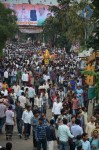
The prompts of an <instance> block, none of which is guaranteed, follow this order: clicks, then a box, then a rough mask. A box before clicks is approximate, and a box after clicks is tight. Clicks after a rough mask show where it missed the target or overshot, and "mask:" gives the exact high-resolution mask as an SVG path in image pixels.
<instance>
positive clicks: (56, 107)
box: [52, 97, 62, 121]
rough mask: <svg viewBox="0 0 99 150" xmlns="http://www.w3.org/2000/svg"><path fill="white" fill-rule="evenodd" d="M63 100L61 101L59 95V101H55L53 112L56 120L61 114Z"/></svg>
mask: <svg viewBox="0 0 99 150" xmlns="http://www.w3.org/2000/svg"><path fill="white" fill-rule="evenodd" d="M61 109H62V102H60V97H57V101H56V102H54V103H53V108H52V113H53V115H54V118H55V121H56V119H57V118H58V116H59V115H60V114H61Z"/></svg>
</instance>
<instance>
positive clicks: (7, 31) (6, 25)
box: [0, 3, 17, 56]
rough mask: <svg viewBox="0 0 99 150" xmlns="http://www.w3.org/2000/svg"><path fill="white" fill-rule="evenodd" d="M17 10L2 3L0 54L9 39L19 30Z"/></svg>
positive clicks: (0, 13)
mask: <svg viewBox="0 0 99 150" xmlns="http://www.w3.org/2000/svg"><path fill="white" fill-rule="evenodd" d="M16 19H17V18H16V15H15V12H14V11H13V10H11V9H9V8H6V7H5V6H4V5H3V4H2V3H0V56H2V55H3V52H2V49H3V48H4V46H5V43H6V41H7V39H9V38H13V36H14V35H15V33H16V31H17V24H16Z"/></svg>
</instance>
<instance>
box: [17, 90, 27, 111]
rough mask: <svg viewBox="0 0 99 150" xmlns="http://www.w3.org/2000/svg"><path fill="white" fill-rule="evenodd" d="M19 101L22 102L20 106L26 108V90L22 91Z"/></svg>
mask: <svg viewBox="0 0 99 150" xmlns="http://www.w3.org/2000/svg"><path fill="white" fill-rule="evenodd" d="M18 100H19V102H20V106H21V107H22V108H23V109H25V105H26V97H25V96H24V92H22V93H21V96H19V99H18Z"/></svg>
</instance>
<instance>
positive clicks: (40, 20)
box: [5, 3, 52, 26]
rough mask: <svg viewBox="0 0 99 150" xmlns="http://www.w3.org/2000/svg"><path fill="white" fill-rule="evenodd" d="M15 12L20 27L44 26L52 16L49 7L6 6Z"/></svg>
mask: <svg viewBox="0 0 99 150" xmlns="http://www.w3.org/2000/svg"><path fill="white" fill-rule="evenodd" d="M5 5H6V7H8V8H10V9H12V10H14V11H15V13H16V16H17V24H18V25H33V26H42V25H43V24H44V21H45V20H46V19H47V18H48V17H50V16H52V13H51V12H50V11H49V10H48V8H49V6H47V5H32V4H7V3H6V4H5Z"/></svg>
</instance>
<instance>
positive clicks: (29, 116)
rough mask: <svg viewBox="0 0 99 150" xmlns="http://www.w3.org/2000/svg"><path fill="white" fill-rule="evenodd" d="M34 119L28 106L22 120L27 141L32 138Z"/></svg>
mask: <svg viewBox="0 0 99 150" xmlns="http://www.w3.org/2000/svg"><path fill="white" fill-rule="evenodd" d="M32 118H33V113H32V111H31V106H30V105H29V104H28V105H27V108H26V110H24V112H23V114H22V120H23V123H24V131H25V140H27V139H28V138H29V136H30V130H31V119H32Z"/></svg>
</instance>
